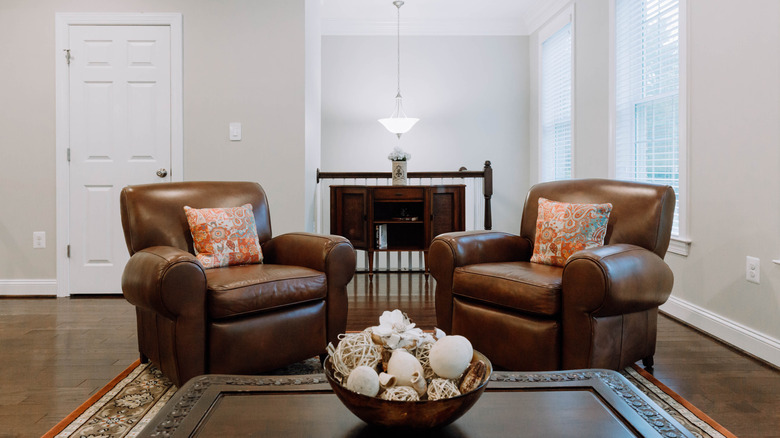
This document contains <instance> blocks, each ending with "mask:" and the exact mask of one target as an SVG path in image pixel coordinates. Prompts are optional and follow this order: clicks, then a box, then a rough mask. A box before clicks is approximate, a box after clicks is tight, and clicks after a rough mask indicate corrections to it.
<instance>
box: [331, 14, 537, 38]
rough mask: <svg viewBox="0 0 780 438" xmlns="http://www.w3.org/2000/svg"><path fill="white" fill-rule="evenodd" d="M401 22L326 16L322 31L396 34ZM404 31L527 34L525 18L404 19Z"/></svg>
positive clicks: (427, 34)
mask: <svg viewBox="0 0 780 438" xmlns="http://www.w3.org/2000/svg"><path fill="white" fill-rule="evenodd" d="M397 27H398V23H397V22H396V21H395V20H354V19H353V20H348V19H335V18H323V19H322V35H342V36H352V35H383V36H395V35H396V32H397ZM401 35H402V36H409V35H418V36H419V35H423V36H439V35H440V36H445V35H446V36H453V35H476V36H479V35H485V36H499V35H516V36H526V35H528V28H527V27H526V25H525V22H524V21H523V20H522V19H516V18H515V19H511V18H506V19H491V20H470V19H452V20H422V19H405V20H403V21H402V23H401Z"/></svg>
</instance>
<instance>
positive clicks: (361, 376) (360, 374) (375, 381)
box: [347, 365, 379, 397]
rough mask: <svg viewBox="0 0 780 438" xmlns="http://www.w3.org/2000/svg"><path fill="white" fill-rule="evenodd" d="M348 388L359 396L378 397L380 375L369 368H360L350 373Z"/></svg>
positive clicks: (363, 366)
mask: <svg viewBox="0 0 780 438" xmlns="http://www.w3.org/2000/svg"><path fill="white" fill-rule="evenodd" d="M347 388H348V389H350V390H352V391H354V392H357V393H358V394H363V395H367V396H369V397H376V395H377V394H379V374H377V373H376V371H375V370H374V369H373V368H371V367H369V366H365V365H362V366H359V367H357V368H355V369H354V370H352V372H351V373H349V377H347Z"/></svg>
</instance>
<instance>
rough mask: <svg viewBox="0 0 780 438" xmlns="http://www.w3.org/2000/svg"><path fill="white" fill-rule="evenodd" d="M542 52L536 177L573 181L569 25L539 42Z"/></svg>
mask: <svg viewBox="0 0 780 438" xmlns="http://www.w3.org/2000/svg"><path fill="white" fill-rule="evenodd" d="M541 52H542V53H541V57H542V61H541V65H542V68H541V75H540V77H541V93H540V100H541V105H540V106H541V111H540V125H541V147H540V156H541V159H540V162H541V163H540V164H541V166H540V172H539V177H540V179H541V180H542V181H553V180H559V179H568V178H571V177H572V132H571V131H572V129H571V125H572V123H571V122H572V50H571V23H567V24H566V25H565V26H563V27H562V28H561V29H560V30H558V31H557V32H555V33H554V34H553V35H551V36H550V37H549V38H547V39H546V40H545V41H544V42H542V47H541Z"/></svg>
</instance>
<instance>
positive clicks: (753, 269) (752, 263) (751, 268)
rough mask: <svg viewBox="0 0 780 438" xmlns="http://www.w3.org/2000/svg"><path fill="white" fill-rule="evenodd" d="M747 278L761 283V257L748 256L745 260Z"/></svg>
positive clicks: (752, 281)
mask: <svg viewBox="0 0 780 438" xmlns="http://www.w3.org/2000/svg"><path fill="white" fill-rule="evenodd" d="M745 280H747V281H749V282H751V283H756V284H760V283H761V259H759V258H756V257H750V256H748V257H747V259H746V262H745Z"/></svg>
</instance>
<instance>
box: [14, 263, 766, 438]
mask: <svg viewBox="0 0 780 438" xmlns="http://www.w3.org/2000/svg"><path fill="white" fill-rule="evenodd" d="M433 285H434V282H433V280H432V279H431V280H430V281H428V282H426V281H425V279H424V277H423V276H422V275H421V274H375V276H374V281H373V282H371V283H370V282H369V281H368V276H367V275H365V274H359V275H356V276H355V279H354V280H353V281H352V283H350V284H349V286H348V294H349V306H350V312H349V319H348V322H347V329H348V330H361V329H363V328H365V327H368V326H371V325H376V324H377V323H378V319H379V315H380V314H381V312H382V311H383V310H392V309H395V308H399V309H402V310H403V311H405V312H406V313H407V314H408V315H409V317H410V318H411V319H412V321H414V322H416V323H417V325H418V326H420V327H422V328H426V329H427V328H433V327H434V326H435V325H436V318H435V314H434V286H433ZM135 336H136V335H135V311H134V309H133V307H132V306H131V305H130V304H128V303H127V302H126V301H125V300H124V299H122V298H120V297H113V298H71V299H68V298H58V299H52V298H40V299H0V437H17V436H20V437H32V436H40V435H41V434H43V433H45V432H46V431H47V430H49V428H51V427H52V426H54V425H55V424H56V423H57V422H58V421H59V420H60V419H62V418H63V417H65V416H66V415H67V414H69V413H70V412H71V411H72V410H73V409H75V408H76V407H78V406H79V405H80V404H81V403H82V402H84V401H85V400H86V399H87V398H89V396H90V395H92V394H94V393H95V392H96V391H98V390H99V389H100V388H102V387H103V385H105V384H106V383H107V382H108V381H110V380H111V379H112V378H113V377H114V376H116V375H117V374H119V373H120V372H121V371H122V370H124V369H125V368H126V367H127V366H128V365H129V364H131V363H132V362H133V361H134V360H135V359H136V358H137V348H136V337H135ZM657 350H658V351H657V354H656V356H655V361H656V365H655V370H654V374H655V376H656V377H657V378H658V379H659V380H660V381H661V382H663V383H664V384H666V385H667V386H669V387H670V388H672V389H673V390H674V391H676V392H677V393H678V394H680V395H681V396H683V397H684V398H686V399H687V400H688V401H690V402H691V403H693V404H694V405H695V406H696V407H698V408H699V409H701V410H702V411H704V412H705V413H707V414H708V415H709V416H710V417H712V418H713V419H715V421H718V422H719V423H720V424H722V425H723V426H724V427H726V428H727V429H729V430H730V431H731V432H733V433H734V434H736V435H737V436H740V437H780V371H778V370H777V369H774V368H771V367H769V366H767V365H764V364H762V363H760V362H758V361H756V360H754V359H752V358H750V357H748V356H746V355H744V354H741V353H739V352H737V351H735V350H733V349H731V348H729V347H727V346H725V345H724V344H721V343H720V342H718V341H715V340H713V339H712V338H709V337H707V336H705V335H703V334H701V333H699V332H697V331H695V330H693V329H691V328H689V327H686V326H684V325H682V324H680V323H678V322H676V321H674V320H672V319H670V318H667V317H663V316H662V317H661V318H660V320H659V334H658V349H657Z"/></svg>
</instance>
